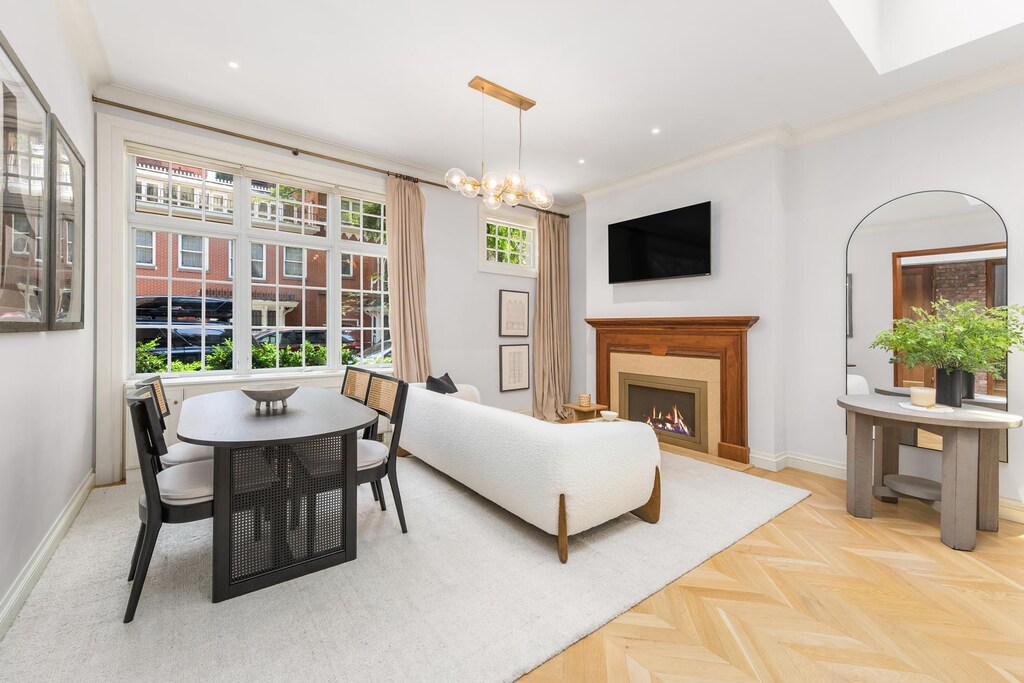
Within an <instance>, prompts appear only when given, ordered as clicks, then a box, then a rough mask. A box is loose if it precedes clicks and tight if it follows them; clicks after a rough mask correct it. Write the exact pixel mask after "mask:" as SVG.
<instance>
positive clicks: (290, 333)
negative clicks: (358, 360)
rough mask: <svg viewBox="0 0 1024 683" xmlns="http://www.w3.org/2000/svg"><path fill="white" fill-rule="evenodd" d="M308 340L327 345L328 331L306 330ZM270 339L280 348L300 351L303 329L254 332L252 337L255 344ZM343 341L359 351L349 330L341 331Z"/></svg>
mask: <svg viewBox="0 0 1024 683" xmlns="http://www.w3.org/2000/svg"><path fill="white" fill-rule="evenodd" d="M277 335H281V339H280V341H278V338H277ZM306 340H307V341H309V342H310V343H312V344H318V345H320V346H326V345H327V331H326V330H306ZM268 341H269V342H270V343H272V344H275V345H276V346H277V347H278V348H284V347H287V348H289V349H291V350H292V351H298V350H299V349H300V348H301V347H302V330H266V331H263V332H260V333H258V334H254V335H253V337H252V343H253V344H263V343H264V342H268ZM341 343H342V345H344V346H345V348H348V349H352V350H353V351H356V352H358V351H359V341H358V340H357V339H356V338H355V337H353V336H352V335H351V334H349V333H348V332H342V333H341Z"/></svg>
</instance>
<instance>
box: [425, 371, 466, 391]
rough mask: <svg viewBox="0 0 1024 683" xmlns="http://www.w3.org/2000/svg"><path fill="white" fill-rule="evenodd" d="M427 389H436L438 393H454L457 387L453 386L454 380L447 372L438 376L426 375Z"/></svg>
mask: <svg viewBox="0 0 1024 683" xmlns="http://www.w3.org/2000/svg"><path fill="white" fill-rule="evenodd" d="M427 389H429V390H430V391H436V392H437V393H439V394H454V393H455V392H456V391H458V390H459V389H458V387H456V386H455V382H453V381H452V378H451V377H449V376H448V373H447V372H446V373H444V374H443V375H441V376H440V377H429V376H428V377H427Z"/></svg>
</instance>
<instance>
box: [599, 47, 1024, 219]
mask: <svg viewBox="0 0 1024 683" xmlns="http://www.w3.org/2000/svg"><path fill="white" fill-rule="evenodd" d="M1020 82H1024V59H1019V60H1014V61H1010V62H1004V63H1002V64H997V65H996V66H993V67H990V68H988V69H984V70H982V71H977V72H974V73H972V74H968V75H966V76H961V77H959V78H955V79H953V80H949V81H945V82H942V83H938V84H936V85H932V86H928V87H926V88H921V89H919V90H915V91H913V92H910V93H907V94H905V95H900V96H899V97H894V98H892V99H888V100H885V101H883V102H879V103H877V104H874V105H871V106H869V107H864V108H862V109H857V110H855V111H852V112H848V113H846V114H843V115H841V116H837V117H834V118H831V119H826V120H823V121H818V122H815V123H811V124H808V125H805V126H801V127H799V128H792V127H790V126H789V125H788V124H785V123H780V124H776V125H774V126H770V127H768V128H764V129H761V130H758V131H754V132H752V133H748V134H746V135H741V136H740V137H737V138H733V139H731V140H727V141H725V142H722V143H719V144H716V145H712V146H710V147H705V148H704V149H701V150H698V151H696V152H692V153H690V154H687V155H684V156H682V157H678V158H676V159H673V160H672V161H668V162H666V163H664V164H659V165H657V166H653V167H651V168H648V169H645V170H642V171H639V172H637V173H633V174H630V175H627V176H623V177H621V178H619V179H617V180H614V181H612V182H610V183H606V184H604V185H599V186H597V187H593V188H591V189H589V190H586V191H584V192H582V193H581V194H583V197H584V198H585V200H587V201H589V200H591V199H596V198H598V197H602V196H605V195H608V194H613V193H615V192H621V191H623V190H626V189H630V188H633V187H637V186H639V185H644V184H646V183H649V182H652V181H654V180H658V179H659V178H664V177H665V176H669V175H673V174H676V173H680V172H683V171H687V170H691V169H694V168H699V167H700V166H705V165H707V164H711V163H714V162H716V161H721V160H723V159H728V158H729V157H733V156H737V155H740V154H744V153H746V152H749V151H752V150H754V149H758V148H760V147H764V146H768V145H775V146H777V147H780V148H783V149H791V148H795V147H801V146H804V145H811V144H814V143H818V142H822V141H824V140H828V139H829V138H833V137H837V136H839V135H844V134H846V133H851V132H854V131H857V130H861V129H864V128H868V127H870V126H873V125H876V124H879V123H883V122H885V121H889V120H892V119H896V118H899V117H901V116H906V115H908V114H914V113H918V112H922V111H926V110H928V109H932V108H936V107H940V106H942V105H945V104H949V103H952V102H956V101H959V100H965V99H969V98H971V97H974V96H976V95H980V94H982V93H985V92H988V91H990V90H995V89H997V88H1002V87H1005V86H1008V85H1013V84H1014V83H1020Z"/></svg>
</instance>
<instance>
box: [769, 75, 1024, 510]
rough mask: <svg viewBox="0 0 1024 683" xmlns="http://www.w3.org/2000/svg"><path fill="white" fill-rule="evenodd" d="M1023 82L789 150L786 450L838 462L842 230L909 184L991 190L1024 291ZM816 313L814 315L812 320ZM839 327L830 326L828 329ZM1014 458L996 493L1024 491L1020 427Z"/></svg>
mask: <svg viewBox="0 0 1024 683" xmlns="http://www.w3.org/2000/svg"><path fill="white" fill-rule="evenodd" d="M1022 120H1024V85H1019V84H1018V85H1014V86H1011V87H1006V88H1002V89H999V90H994V91H991V92H988V93H984V94H982V95H978V96H976V97H973V98H971V99H967V100H961V101H958V102H954V103H951V104H947V105H944V106H941V107H937V108H935V109H931V110H927V111H924V112H921V113H918V114H914V115H909V116H906V117H903V118H899V119H894V120H892V121H888V122H885V123H882V124H878V125H875V126H872V127H870V128H866V129H863V130H860V131H856V132H852V133H848V134H846V135H842V136H839V137H836V138H832V139H830V140H826V141H824V142H820V143H818V144H814V145H809V146H806V147H800V148H796V149H794V150H791V151H790V152H789V156H790V173H789V175H790V190H791V191H790V193H789V194H788V197H787V206H788V211H787V234H788V241H789V242H790V243H791V244H792V245H793V258H794V259H795V260H794V263H797V264H799V268H800V273H799V276H798V277H796V278H795V279H794V282H793V285H792V286H791V287H790V289H789V294H788V297H787V299H788V301H789V304H788V306H787V307H786V308H785V310H783V311H782V314H783V316H784V322H785V324H786V327H787V330H788V333H787V343H786V347H787V348H788V353H787V354H785V356H784V357H782V358H780V359H779V360H780V362H784V363H785V365H786V367H787V369H788V376H789V378H790V382H789V384H788V386H787V405H788V408H789V411H790V415H791V417H792V419H790V420H789V421H788V426H787V431H786V442H787V449H788V451H789V452H790V453H795V454H804V455H809V456H811V457H817V458H821V459H824V460H826V461H828V462H832V463H835V464H837V465H841V464H842V463H843V462H844V459H845V434H844V420H843V414H842V411H841V410H839V409H838V408H837V407H836V405H835V396H836V395H837V394H839V393H841V392H842V391H843V387H844V380H843V375H844V364H843V348H844V344H843V342H844V339H843V330H844V326H845V323H844V315H845V309H844V304H843V301H844V288H845V283H844V274H843V259H844V254H845V246H846V240H847V238H848V237H849V235H850V232H851V231H852V230H853V227H854V226H855V225H856V223H857V221H858V220H859V219H860V218H861V217H863V216H864V215H866V214H867V213H869V212H870V211H872V210H873V209H874V208H875V207H877V206H878V205H880V204H882V203H883V202H885V201H887V200H889V199H891V198H893V197H896V196H900V195H903V194H906V193H908V192H914V191H918V190H931V189H946V190H957V191H961V192H966V193H968V194H972V195H974V196H976V197H979V198H980V199H983V200H985V201H986V202H988V203H989V204H991V205H992V207H993V208H995V209H996V211H998V212H999V213H1000V214H1001V215H1002V217H1003V220H1005V221H1006V225H1007V231H1008V242H1007V244H1008V265H1009V278H1008V279H1009V298H1010V301H1011V302H1022V301H1024V250H1022V249H1020V248H1018V247H1017V246H1016V245H1017V244H1018V242H1019V241H1022V240H1024V231H1022V230H1024V194H1022V193H1021V191H1020V188H1021V186H1022V185H1024V135H1021V123H1020V122H1021V121H1022ZM812 320H814V321H817V323H816V324H814V325H810V324H808V321H812ZM833 330H834V332H832V331H833ZM1021 360H1022V357H1021V354H1013V355H1011V357H1010V380H1009V401H1010V402H1009V408H1010V410H1011V412H1017V413H1020V412H1021V401H1024V362H1021ZM1009 460H1010V462H1009V463H1008V464H1005V465H1001V466H1000V493H1001V495H1002V496H1004V497H1006V498H1010V499H1013V500H1022V499H1024V434H1021V433H1020V430H1015V431H1011V433H1010V457H1009Z"/></svg>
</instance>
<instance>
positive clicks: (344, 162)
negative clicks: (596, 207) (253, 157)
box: [92, 95, 568, 218]
mask: <svg viewBox="0 0 1024 683" xmlns="http://www.w3.org/2000/svg"><path fill="white" fill-rule="evenodd" d="M92 101H93V102H95V103H96V104H105V105H107V106H108V107H115V108H117V109H123V110H125V111H130V112H134V113H136V114H143V115H145V116H152V117H153V118H157V119H161V120H164V121H170V122H172V123H179V124H181V125H184V126H190V127H192V128H199V129H201V130H205V131H209V132H211V133H217V134H219V135H226V136H228V137H232V138H236V139H239V140H245V141H247V142H256V143H259V144H261V145H266V146H268V147H274V148H276V149H283V150H286V151H289V152H291V153H292V154H294V155H296V156H298V155H300V154H304V155H306V156H309V157H313V158H316V159H323V160H324V161H330V162H333V163H336V164H341V165H343V166H350V167H352V168H358V169H362V170H364V171H370V172H372V173H380V174H381V175H388V176H393V177H396V178H402V179H403V180H412V181H414V182H418V183H422V184H424V185H431V186H433V187H442V188H444V189H448V186H447V185H445V184H444V183H438V182H435V181H433V180H427V179H425V178H417V177H415V176H409V175H404V174H402V173H398V172H397V171H390V170H388V169H386V168H378V167H376V166H370V165H368V164H361V163H359V162H358V161H350V160H348V159H342V158H340V157H335V156H331V155H330V154H322V153H320V152H314V151H313V150H308V149H302V148H300V147H294V146H292V145H286V144H284V143H281V142H275V141H273V140H267V139H265V138H259V137H255V136H253V135H246V134H245V133H239V132H237V131H233V130H228V129H226V128H218V127H217V126H210V125H208V124H205V123H199V122H198V121H191V120H189V119H183V118H180V117H178V116H171V115H169V114H161V113H160V112H156V111H151V110H149V109H142V108H141V107H135V106H132V105H130V104H123V103H121V102H114V101H113V100H106V99H103V98H102V97H96V96H95V95H93V98H92ZM536 210H537V211H541V212H543V213H550V214H553V215H555V216H561V217H563V218H568V216H567V215H565V214H562V213H556V212H554V211H545V210H544V209H536Z"/></svg>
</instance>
